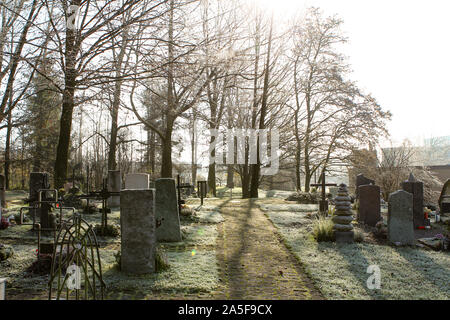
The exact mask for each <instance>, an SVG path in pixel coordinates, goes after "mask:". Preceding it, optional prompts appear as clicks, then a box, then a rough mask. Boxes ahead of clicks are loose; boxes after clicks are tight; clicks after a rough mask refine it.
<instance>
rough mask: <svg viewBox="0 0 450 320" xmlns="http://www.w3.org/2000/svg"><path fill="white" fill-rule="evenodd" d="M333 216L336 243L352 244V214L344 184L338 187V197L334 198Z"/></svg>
mask: <svg viewBox="0 0 450 320" xmlns="http://www.w3.org/2000/svg"><path fill="white" fill-rule="evenodd" d="M335 205H336V206H335V208H336V211H335V213H334V214H335V215H334V216H333V218H332V221H333V222H334V227H333V229H334V234H335V237H336V242H341V243H353V241H354V240H353V239H354V234H353V226H352V221H353V214H352V211H351V206H352V203H351V201H350V197H349V196H348V189H347V186H346V185H345V184H341V185H340V186H339V190H338V195H337V197H336V198H335Z"/></svg>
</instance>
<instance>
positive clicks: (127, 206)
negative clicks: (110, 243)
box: [120, 189, 156, 274]
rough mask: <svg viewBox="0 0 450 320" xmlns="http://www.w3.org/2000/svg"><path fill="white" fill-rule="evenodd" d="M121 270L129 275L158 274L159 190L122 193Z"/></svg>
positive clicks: (126, 191) (125, 191)
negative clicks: (157, 228) (156, 258)
mask: <svg viewBox="0 0 450 320" xmlns="http://www.w3.org/2000/svg"><path fill="white" fill-rule="evenodd" d="M120 227H121V243H120V245H121V262H120V263H121V270H122V271H123V272H125V273H132V274H146V273H153V272H155V267H156V266H155V255H156V222H155V190H154V189H147V190H122V191H121V192H120Z"/></svg>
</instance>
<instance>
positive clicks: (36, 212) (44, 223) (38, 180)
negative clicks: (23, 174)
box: [29, 172, 52, 229]
mask: <svg viewBox="0 0 450 320" xmlns="http://www.w3.org/2000/svg"><path fill="white" fill-rule="evenodd" d="M44 189H50V182H49V174H48V173H47V172H31V173H30V194H29V200H30V204H33V203H34V202H36V201H39V190H44ZM41 196H42V200H45V199H46V197H47V194H46V192H43V193H42V194H41ZM30 214H31V215H32V216H35V217H36V216H39V217H40V224H41V228H42V229H50V228H51V227H52V221H51V219H50V207H49V205H48V204H47V203H42V204H40V208H39V209H30Z"/></svg>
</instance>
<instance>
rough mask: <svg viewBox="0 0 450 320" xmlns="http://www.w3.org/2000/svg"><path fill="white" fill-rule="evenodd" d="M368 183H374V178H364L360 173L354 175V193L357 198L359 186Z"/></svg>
mask: <svg viewBox="0 0 450 320" xmlns="http://www.w3.org/2000/svg"><path fill="white" fill-rule="evenodd" d="M368 184H375V180H372V179H369V178H366V177H365V176H364V175H363V174H362V173H361V174H358V175H357V176H356V190H355V194H356V198H357V199H359V194H358V192H359V186H364V185H368Z"/></svg>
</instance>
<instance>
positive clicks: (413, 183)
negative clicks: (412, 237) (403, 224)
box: [402, 173, 425, 228]
mask: <svg viewBox="0 0 450 320" xmlns="http://www.w3.org/2000/svg"><path fill="white" fill-rule="evenodd" d="M402 189H403V190H405V191H406V192H409V193H412V195H413V219H414V228H418V227H423V226H425V215H424V212H423V182H421V181H418V180H416V178H415V177H414V175H413V174H412V173H410V175H409V178H408V180H406V181H405V182H403V183H402Z"/></svg>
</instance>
